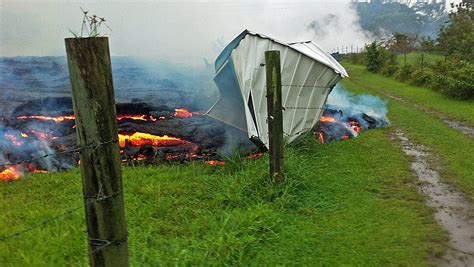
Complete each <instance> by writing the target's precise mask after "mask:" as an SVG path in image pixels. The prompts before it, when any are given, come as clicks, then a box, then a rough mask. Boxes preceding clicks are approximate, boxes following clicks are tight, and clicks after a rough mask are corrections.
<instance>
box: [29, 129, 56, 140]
mask: <svg viewBox="0 0 474 267" xmlns="http://www.w3.org/2000/svg"><path fill="white" fill-rule="evenodd" d="M28 133H30V134H32V135H34V136H35V137H36V138H37V139H51V140H53V139H58V137H56V136H52V135H50V134H47V133H43V132H38V131H35V130H31V131H28ZM21 135H22V136H23V133H22V134H21ZM25 135H26V134H25ZM26 136H28V135H26Z"/></svg>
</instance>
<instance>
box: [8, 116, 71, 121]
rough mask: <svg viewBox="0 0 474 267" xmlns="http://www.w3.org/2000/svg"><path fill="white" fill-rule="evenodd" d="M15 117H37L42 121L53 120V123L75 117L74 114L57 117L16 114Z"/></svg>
mask: <svg viewBox="0 0 474 267" xmlns="http://www.w3.org/2000/svg"><path fill="white" fill-rule="evenodd" d="M16 118H17V119H37V120H42V121H54V122H55V123H60V122H63V121H67V120H74V119H75V117H74V115H70V116H57V117H50V116H39V115H33V116H18V117H16Z"/></svg>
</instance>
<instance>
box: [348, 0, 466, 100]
mask: <svg viewBox="0 0 474 267" xmlns="http://www.w3.org/2000/svg"><path fill="white" fill-rule="evenodd" d="M449 18H450V22H449V23H448V24H447V25H446V26H444V27H442V28H441V29H440V30H439V34H438V38H437V39H436V40H432V39H426V38H420V37H419V36H418V35H416V34H411V33H400V32H398V33H394V34H393V36H392V38H391V39H389V40H387V41H385V42H376V41H374V42H372V43H371V44H369V45H367V46H366V48H365V53H362V54H352V55H349V57H348V59H349V61H350V62H351V63H352V64H363V65H365V67H366V69H367V70H368V71H370V72H373V73H379V74H382V75H385V76H388V77H394V78H396V79H397V80H399V81H402V82H406V83H409V84H413V85H418V86H424V87H428V88H431V89H433V90H434V91H437V92H441V93H442V94H444V95H446V96H449V97H452V98H456V99H474V48H473V45H472V44H473V43H474V5H473V4H472V1H467V0H464V1H462V2H461V3H460V4H458V5H457V11H456V12H455V13H451V14H450V16H449Z"/></svg>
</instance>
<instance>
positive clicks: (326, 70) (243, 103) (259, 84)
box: [207, 30, 348, 148]
mask: <svg viewBox="0 0 474 267" xmlns="http://www.w3.org/2000/svg"><path fill="white" fill-rule="evenodd" d="M268 50H279V51H280V57H281V80H282V96H283V99H282V103H283V104H282V105H283V131H284V137H285V138H286V140H287V142H292V141H294V140H295V139H297V138H298V137H299V136H301V135H302V134H304V133H306V132H308V131H310V130H311V129H312V128H313V127H314V125H315V124H316V123H317V122H318V120H319V118H320V116H321V114H322V111H323V108H324V104H325V103H326V99H327V97H328V95H329V93H330V92H331V90H332V88H333V87H334V86H335V85H336V83H337V82H338V81H339V80H341V79H342V78H344V77H348V75H347V72H346V70H345V69H344V68H343V67H342V66H341V65H340V64H339V63H338V62H337V61H336V60H335V59H334V58H333V57H332V56H331V55H329V54H328V53H326V52H324V51H323V50H322V49H321V48H320V47H319V46H317V45H316V44H315V43H313V42H311V41H306V42H296V43H289V44H286V43H283V42H281V41H278V40H275V39H273V38H270V37H268V36H265V35H262V34H258V33H255V32H251V31H248V30H245V31H243V32H242V33H241V34H240V35H239V36H237V37H236V38H235V39H234V40H233V41H232V42H230V43H229V44H228V45H227V46H226V47H225V48H224V50H223V51H222V52H221V54H220V55H219V57H218V58H217V59H216V62H215V71H216V74H215V76H214V82H215V83H216V85H217V87H218V88H219V93H220V98H219V100H218V101H217V102H216V103H215V104H214V105H213V106H212V107H211V108H210V109H209V111H208V112H207V115H208V116H210V117H212V118H214V119H217V120H219V121H222V122H224V123H226V124H228V125H231V126H234V127H236V128H238V129H240V130H242V131H244V132H246V133H247V134H248V137H249V138H250V139H251V140H252V141H253V142H254V143H256V144H257V145H259V146H264V147H265V148H268V125H267V122H266V120H267V100H266V87H265V81H266V76H265V66H264V64H265V51H268Z"/></svg>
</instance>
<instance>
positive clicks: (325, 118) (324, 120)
mask: <svg viewBox="0 0 474 267" xmlns="http://www.w3.org/2000/svg"><path fill="white" fill-rule="evenodd" d="M319 121H321V122H336V119H334V118H333V117H330V116H321V119H319Z"/></svg>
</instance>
